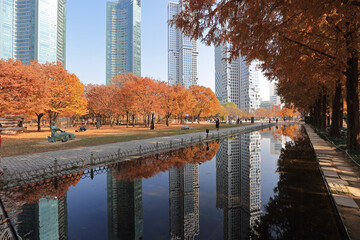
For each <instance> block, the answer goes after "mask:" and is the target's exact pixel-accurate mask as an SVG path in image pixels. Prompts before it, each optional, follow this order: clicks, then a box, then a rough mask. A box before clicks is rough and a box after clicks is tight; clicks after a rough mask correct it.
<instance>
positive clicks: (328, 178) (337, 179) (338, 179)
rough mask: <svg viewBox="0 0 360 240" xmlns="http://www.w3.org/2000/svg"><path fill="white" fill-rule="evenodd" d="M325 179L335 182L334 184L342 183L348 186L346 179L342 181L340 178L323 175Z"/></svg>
mask: <svg viewBox="0 0 360 240" xmlns="http://www.w3.org/2000/svg"><path fill="white" fill-rule="evenodd" d="M325 179H326V181H327V182H328V183H336V184H342V185H345V186H349V183H348V182H347V181H344V180H342V179H340V178H331V177H325Z"/></svg>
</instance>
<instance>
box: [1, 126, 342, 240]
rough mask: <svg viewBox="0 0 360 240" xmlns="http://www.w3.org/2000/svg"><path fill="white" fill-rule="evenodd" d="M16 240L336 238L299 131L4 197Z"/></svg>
mask: <svg viewBox="0 0 360 240" xmlns="http://www.w3.org/2000/svg"><path fill="white" fill-rule="evenodd" d="M1 198H2V201H3V202H4V205H5V208H6V209H7V211H8V214H9V215H10V217H11V219H12V222H13V224H14V225H15V229H16V231H17V233H18V235H19V236H21V237H22V239H88V240H89V239H248V238H249V237H251V238H252V239H340V238H341V236H340V234H339V230H338V227H337V222H336V215H335V213H334V210H333V208H332V207H331V204H330V200H329V196H328V195H327V194H326V189H325V186H324V184H323V182H322V179H321V175H320V173H319V170H318V167H317V163H316V160H315V156H314V152H313V151H312V149H311V147H310V142H309V139H308V138H307V136H306V134H305V133H304V129H303V127H302V126H301V125H289V126H279V127H272V128H266V129H263V130H261V131H254V132H250V133H243V134H239V135H234V136H228V137H227V138H225V139H221V140H217V141H212V142H208V143H206V144H197V145H194V146H191V147H186V148H182V149H177V150H172V151H169V152H165V153H160V154H156V155H151V156H147V157H143V158H141V159H137V160H132V161H127V162H123V163H119V164H113V165H109V166H107V167H106V168H101V169H93V170H91V171H88V172H78V173H76V174H70V175H64V176H62V177H58V178H54V179H48V180H44V181H40V182H37V183H33V184H28V185H24V186H21V187H16V188H13V189H7V190H5V191H3V192H2V193H1Z"/></svg>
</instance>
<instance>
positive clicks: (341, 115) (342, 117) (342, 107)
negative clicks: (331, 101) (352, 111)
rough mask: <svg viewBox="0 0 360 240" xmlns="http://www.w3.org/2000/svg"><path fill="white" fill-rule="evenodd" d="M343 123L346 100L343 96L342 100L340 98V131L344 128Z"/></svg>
mask: <svg viewBox="0 0 360 240" xmlns="http://www.w3.org/2000/svg"><path fill="white" fill-rule="evenodd" d="M343 122H344V98H343V96H342V95H341V98H340V117H339V127H340V129H341V128H343V127H344V126H343Z"/></svg>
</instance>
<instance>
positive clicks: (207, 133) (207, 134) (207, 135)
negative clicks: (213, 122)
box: [206, 129, 209, 138]
mask: <svg viewBox="0 0 360 240" xmlns="http://www.w3.org/2000/svg"><path fill="white" fill-rule="evenodd" d="M208 137H209V129H206V138H208Z"/></svg>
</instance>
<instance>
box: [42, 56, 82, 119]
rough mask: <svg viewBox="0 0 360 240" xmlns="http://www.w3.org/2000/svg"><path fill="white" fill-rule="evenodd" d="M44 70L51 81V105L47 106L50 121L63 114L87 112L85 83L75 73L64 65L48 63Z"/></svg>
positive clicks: (47, 78)
mask: <svg viewBox="0 0 360 240" xmlns="http://www.w3.org/2000/svg"><path fill="white" fill-rule="evenodd" d="M42 71H43V72H44V74H45V76H46V80H47V81H49V90H48V94H49V98H50V100H49V101H50V102H49V106H48V107H47V108H46V110H47V113H48V115H49V120H50V122H52V121H55V120H56V119H57V117H58V116H59V115H60V114H62V115H75V114H79V115H84V114H86V113H87V108H86V105H87V102H86V98H85V96H84V85H83V84H82V83H81V82H80V80H79V79H78V77H77V76H76V75H75V74H70V73H68V71H67V70H65V68H64V65H62V64H61V63H60V62H58V63H46V64H44V65H43V66H42Z"/></svg>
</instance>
